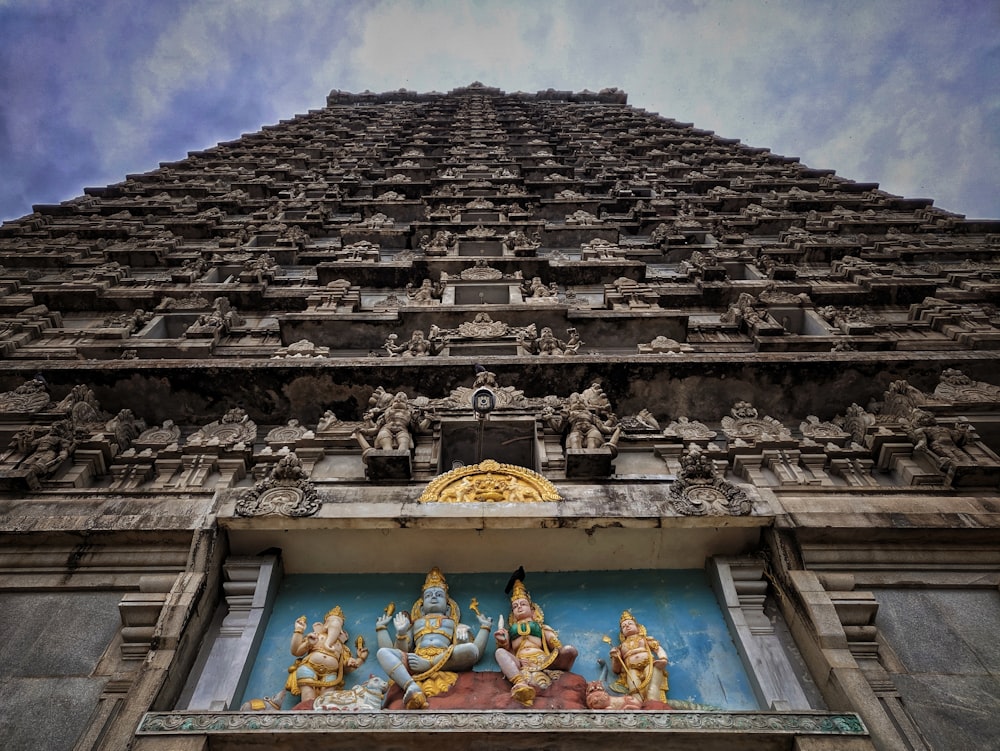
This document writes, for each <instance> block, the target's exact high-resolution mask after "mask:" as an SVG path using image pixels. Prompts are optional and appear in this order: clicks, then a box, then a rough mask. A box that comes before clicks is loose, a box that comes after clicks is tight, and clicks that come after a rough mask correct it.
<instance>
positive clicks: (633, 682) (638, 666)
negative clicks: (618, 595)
mask: <svg viewBox="0 0 1000 751" xmlns="http://www.w3.org/2000/svg"><path fill="white" fill-rule="evenodd" d="M618 642H619V643H618V646H617V647H616V646H612V647H611V650H610V652H609V657H610V659H611V671H612V672H613V673H614V674H615V675H616V676H618V680H616V681H615V682H614V683H613V684H611V690H612V691H614V692H616V693H619V694H625V695H628V696H631V697H633V698H635V699H638V700H639V701H640V702H643V701H657V702H666V700H667V689H668V688H669V685H668V680H667V653H666V651H665V650H664V649H663V647H662V646H661V645H660V642H659V641H658V640H656V639H654V638H653V637H652V636H649V634H647V633H646V627H645V626H643V625H641V624H639V623H637V622H636V620H635V617H634V616H633V615H632V613H631V612H629V611H628V610H626V611H624V612H623V613H622V614H621V617H620V618H619V620H618ZM588 706H590V705H589V703H588Z"/></svg>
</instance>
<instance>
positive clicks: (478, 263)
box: [459, 258, 503, 282]
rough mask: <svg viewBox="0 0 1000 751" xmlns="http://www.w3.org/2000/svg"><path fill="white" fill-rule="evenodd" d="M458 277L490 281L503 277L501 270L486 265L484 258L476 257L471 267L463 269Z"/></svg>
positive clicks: (468, 279) (467, 279)
mask: <svg viewBox="0 0 1000 751" xmlns="http://www.w3.org/2000/svg"><path fill="white" fill-rule="evenodd" d="M459 277H460V278H462V279H465V280H466V281H478V282H482V281H492V280H494V279H503V272H502V271H500V269H495V268H493V267H492V266H487V265H486V259H485V258H477V259H476V260H475V262H474V264H473V265H472V267H471V268H468V269H464V270H463V271H462V273H461V274H459Z"/></svg>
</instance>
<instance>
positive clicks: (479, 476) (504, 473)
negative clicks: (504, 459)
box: [420, 459, 562, 503]
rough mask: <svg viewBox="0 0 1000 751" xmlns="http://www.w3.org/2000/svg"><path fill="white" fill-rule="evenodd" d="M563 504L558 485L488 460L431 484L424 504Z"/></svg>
mask: <svg viewBox="0 0 1000 751" xmlns="http://www.w3.org/2000/svg"><path fill="white" fill-rule="evenodd" d="M560 500H562V498H561V496H560V495H559V491H558V490H556V487H555V485H553V484H552V483H551V482H549V481H548V480H546V479H545V478H544V477H542V476H541V475H540V474H538V473H537V472H533V471H532V470H530V469H526V468H524V467H518V466H515V465H513V464H500V463H499V462H496V461H494V460H493V459H487V460H485V461H482V462H480V463H479V464H473V465H471V466H469V467H459V468H457V469H453V470H451V471H450V472H446V473H445V474H443V475H439V476H438V477H436V478H434V479H433V480H431V481H430V483H429V484H428V485H427V487H426V488H425V489H424V492H423V493H421V495H420V502H421V503H435V502H437V503H476V502H479V503H504V502H507V503H511V502H513V503H541V502H544V501H560Z"/></svg>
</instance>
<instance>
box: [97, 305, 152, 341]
mask: <svg viewBox="0 0 1000 751" xmlns="http://www.w3.org/2000/svg"><path fill="white" fill-rule="evenodd" d="M152 318H153V313H152V312H147V311H145V310H143V309H142V308H137V309H135V310H134V311H132V312H131V313H120V314H119V315H116V316H107V317H106V318H105V319H104V321H103V324H102V325H103V326H104V327H105V328H115V329H125V330H126V331H128V333H129V334H130V335H131V334H134V333H136V332H137V331H139V330H140V329H141V328H142V327H143V326H145V325H146V324H147V323H149V322H150V321H151V320H152Z"/></svg>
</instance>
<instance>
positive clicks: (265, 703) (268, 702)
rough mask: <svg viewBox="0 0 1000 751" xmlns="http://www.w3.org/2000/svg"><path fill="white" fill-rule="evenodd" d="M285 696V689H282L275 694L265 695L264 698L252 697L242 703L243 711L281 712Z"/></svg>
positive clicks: (241, 708) (241, 709)
mask: <svg viewBox="0 0 1000 751" xmlns="http://www.w3.org/2000/svg"><path fill="white" fill-rule="evenodd" d="M284 698H285V689H281V691H279V692H278V693H276V694H275V695H274V696H265V697H264V698H263V699H250V700H249V701H245V702H243V704H241V705H240V711H241V712H272V711H273V712H280V711H281V702H282V700H283V699H284Z"/></svg>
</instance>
